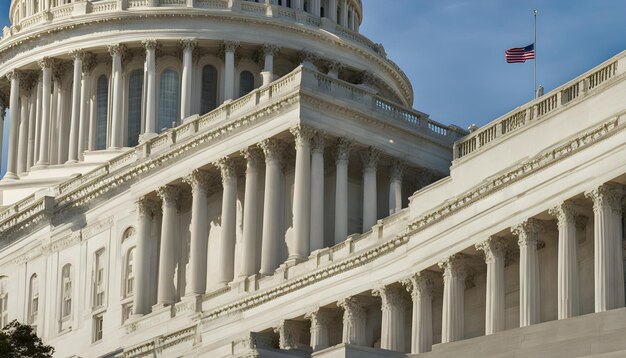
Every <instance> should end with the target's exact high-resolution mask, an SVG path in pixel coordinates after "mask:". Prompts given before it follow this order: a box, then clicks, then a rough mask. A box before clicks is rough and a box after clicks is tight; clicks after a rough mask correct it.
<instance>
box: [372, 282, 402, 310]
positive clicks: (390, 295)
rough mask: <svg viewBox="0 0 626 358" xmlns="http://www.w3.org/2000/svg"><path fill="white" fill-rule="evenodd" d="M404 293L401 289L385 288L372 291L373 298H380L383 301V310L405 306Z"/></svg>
mask: <svg viewBox="0 0 626 358" xmlns="http://www.w3.org/2000/svg"><path fill="white" fill-rule="evenodd" d="M403 293H404V292H402V289H401V288H400V287H390V286H383V287H378V288H375V289H373V290H372V295H373V296H378V297H380V299H381V301H382V309H383V310H386V309H390V308H391V307H394V306H402V305H404V304H405V302H406V301H405V299H404V295H403Z"/></svg>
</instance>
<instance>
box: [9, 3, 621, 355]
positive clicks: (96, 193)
mask: <svg viewBox="0 0 626 358" xmlns="http://www.w3.org/2000/svg"><path fill="white" fill-rule="evenodd" d="M364 16H365V14H364V13H363V6H362V4H361V0H256V1H245V0H11V5H10V13H9V18H10V21H11V26H10V27H5V28H4V30H3V32H2V38H1V40H0V77H1V78H0V109H2V112H3V113H2V117H3V118H4V117H5V116H4V114H5V113H8V116H7V120H8V122H9V123H8V128H9V129H8V130H9V133H8V143H6V142H5V143H2V146H0V148H6V149H5V150H6V151H7V152H6V154H7V155H8V161H7V167H6V169H7V170H6V174H5V176H4V177H3V178H2V179H1V180H0V326H4V325H6V324H7V323H8V322H10V321H11V320H14V319H17V320H18V321H20V322H22V323H26V324H29V325H32V326H33V327H35V330H36V332H37V334H38V336H40V337H41V338H42V339H43V341H44V342H45V343H46V344H50V345H52V346H53V347H54V348H55V350H56V353H55V356H56V357H63V358H65V357H84V358H90V357H124V358H131V357H208V358H226V357H233V358H244V357H250V358H252V357H259V358H290V357H294V358H295V357H312V358H376V357H390V358H396V357H397V358H401V357H407V358H409V357H424V358H443V357H492V358H495V357H500V358H502V357H603V358H609V357H624V356H626V339H625V337H626V308H624V306H625V302H624V301H625V289H624V287H625V279H624V248H625V246H624V238H625V235H626V228H625V226H626V221H625V220H624V215H623V209H624V206H625V205H626V200H625V199H626V195H625V194H626V192H625V190H624V188H625V187H624V185H626V52H622V53H620V54H618V55H616V56H614V57H612V58H610V59H608V60H606V62H604V63H601V64H598V65H597V66H596V67H595V68H593V69H591V70H590V71H588V72H586V73H584V74H581V75H580V76H579V77H576V78H574V79H572V80H571V81H569V82H567V83H565V84H563V85H562V86H560V87H557V88H556V89H554V90H553V91H551V92H548V93H546V94H544V95H542V96H541V97H539V98H537V99H535V100H533V101H531V102H529V103H525V104H522V105H520V106H519V107H518V108H516V109H514V110H513V111H511V112H510V113H506V114H504V115H503V116H502V117H500V118H498V119H496V120H494V121H492V122H490V123H488V124H487V125H485V126H483V127H480V128H475V127H472V128H470V129H469V130H468V131H466V130H464V129H462V128H459V127H457V126H455V125H451V124H442V123H440V122H437V121H435V120H433V119H431V118H430V117H429V115H428V114H426V113H423V112H420V111H418V110H415V109H412V104H413V88H412V85H411V83H410V81H409V79H408V77H407V76H406V75H405V73H404V72H403V71H402V70H401V69H400V68H399V67H398V66H397V65H396V64H395V63H394V62H393V61H392V60H391V59H389V58H388V57H387V54H386V53H385V49H384V46H383V45H381V44H377V43H374V42H372V41H370V40H369V39H368V38H366V37H365V36H363V35H361V34H360V33H359V27H360V25H361V23H362V22H363V21H364ZM0 128H2V126H0ZM0 134H1V133H0ZM0 138H2V135H0ZM0 140H1V139H0Z"/></svg>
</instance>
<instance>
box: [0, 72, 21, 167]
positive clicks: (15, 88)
mask: <svg viewBox="0 0 626 358" xmlns="http://www.w3.org/2000/svg"><path fill="white" fill-rule="evenodd" d="M20 77H21V74H20V73H18V72H17V71H15V70H13V71H11V72H9V73H7V78H8V79H9V81H10V82H11V94H10V99H9V108H10V110H11V116H10V118H9V147H8V150H7V171H6V173H5V175H4V178H5V179H17V151H18V148H17V146H18V137H19V124H20V108H19V107H20Z"/></svg>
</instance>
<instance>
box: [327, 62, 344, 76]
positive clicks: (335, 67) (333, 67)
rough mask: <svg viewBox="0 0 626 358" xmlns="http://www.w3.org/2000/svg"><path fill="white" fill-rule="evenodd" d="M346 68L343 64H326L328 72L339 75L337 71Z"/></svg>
mask: <svg viewBox="0 0 626 358" xmlns="http://www.w3.org/2000/svg"><path fill="white" fill-rule="evenodd" d="M345 67H346V65H344V64H343V63H341V62H339V61H329V62H328V72H335V73H339V71H341V70H343V69H344V68H345Z"/></svg>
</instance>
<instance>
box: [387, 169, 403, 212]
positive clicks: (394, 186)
mask: <svg viewBox="0 0 626 358" xmlns="http://www.w3.org/2000/svg"><path fill="white" fill-rule="evenodd" d="M405 167H406V164H405V163H404V162H403V161H400V160H397V159H394V161H393V163H392V164H391V169H390V171H389V215H391V214H393V213H396V212H398V211H400V210H402V175H403V174H404V168H405Z"/></svg>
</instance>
